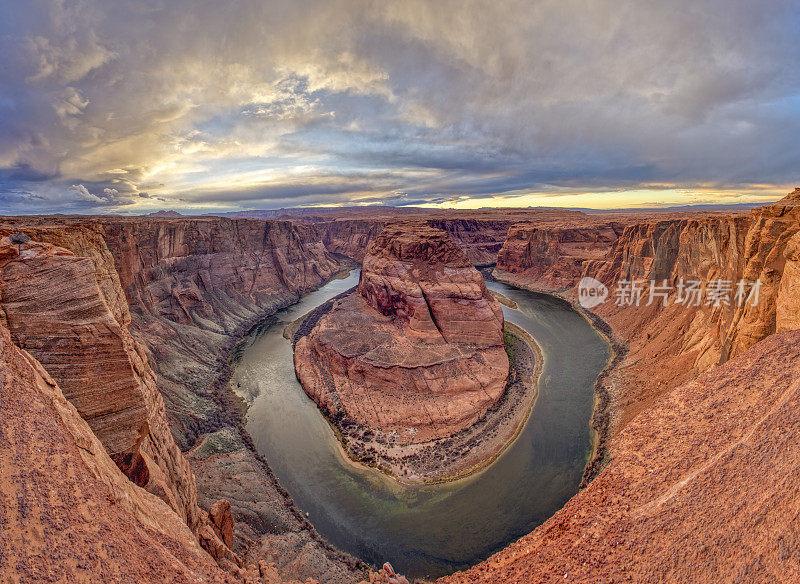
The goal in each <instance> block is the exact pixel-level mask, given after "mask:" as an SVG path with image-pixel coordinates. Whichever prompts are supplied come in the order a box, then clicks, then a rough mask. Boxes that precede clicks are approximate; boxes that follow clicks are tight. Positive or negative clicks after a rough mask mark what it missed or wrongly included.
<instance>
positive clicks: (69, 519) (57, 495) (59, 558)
mask: <svg viewBox="0 0 800 584" xmlns="http://www.w3.org/2000/svg"><path fill="white" fill-rule="evenodd" d="M0 403H2V407H0V485H2V487H0V518H1V519H2V520H0V559H2V561H0V581H3V582H82V581H87V580H91V581H92V582H98V583H109V584H110V583H113V582H125V581H131V580H133V581H136V582H144V583H153V584H155V583H158V582H165V581H169V582H176V583H177V582H181V583H185V584H190V583H194V582H220V583H222V582H231V583H233V582H234V580H233V579H232V578H230V577H229V576H228V575H226V574H225V573H224V572H222V571H221V570H220V569H219V568H218V567H217V565H216V564H215V563H214V562H213V561H212V560H211V558H210V557H209V556H208V555H207V554H206V553H205V552H204V551H203V550H202V549H201V548H200V546H199V545H198V543H197V540H196V539H195V537H194V535H193V534H192V532H191V531H190V529H189V527H187V525H186V524H185V523H184V522H183V521H182V520H181V518H180V517H179V516H178V515H177V514H176V513H175V512H174V509H172V508H170V507H169V506H168V505H167V504H165V503H164V501H162V500H160V499H159V498H157V497H155V496H153V495H152V494H150V493H148V492H146V491H144V490H143V489H140V488H139V487H137V486H136V485H134V484H133V483H132V482H131V481H129V480H128V478H127V477H125V476H124V475H123V474H122V473H121V472H120V470H119V469H118V468H117V465H115V464H114V462H113V461H112V460H111V458H110V457H109V455H108V453H107V451H106V450H107V447H106V446H105V445H104V444H102V443H101V442H100V441H99V440H98V439H97V437H96V436H95V434H94V432H93V431H92V429H91V428H90V427H89V425H88V424H87V423H86V421H84V419H83V418H82V417H81V416H80V415H79V413H78V411H77V410H76V408H75V406H74V405H72V403H70V402H69V401H67V399H65V397H64V395H63V393H62V390H61V388H60V387H59V385H58V383H57V382H56V381H55V380H54V379H53V377H52V376H50V375H49V374H48V372H47V371H46V370H45V368H44V367H43V366H42V365H41V364H40V363H39V362H38V361H36V359H34V358H33V357H32V356H31V355H30V354H29V353H28V352H26V351H24V350H22V349H20V348H19V347H17V346H15V345H14V344H13V343H12V340H11V335H10V333H9V331H8V330H7V329H6V328H5V327H4V326H0Z"/></svg>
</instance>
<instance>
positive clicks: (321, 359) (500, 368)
mask: <svg viewBox="0 0 800 584" xmlns="http://www.w3.org/2000/svg"><path fill="white" fill-rule="evenodd" d="M295 370H296V372H297V376H298V378H299V379H300V381H301V383H302V384H303V387H304V389H305V390H306V392H307V393H308V394H309V396H310V397H311V398H312V399H314V400H315V401H316V402H317V404H319V406H320V407H321V408H322V409H323V410H325V411H326V412H327V414H328V415H329V416H330V417H331V418H332V419H333V420H334V421H336V422H337V423H338V424H339V425H340V426H342V427H347V426H349V425H351V424H354V425H356V426H359V427H363V428H368V429H370V430H378V431H380V432H382V433H384V434H392V435H393V436H394V437H396V439H397V440H399V441H401V442H414V443H416V442H425V441H429V440H432V439H437V438H443V437H446V436H451V435H453V434H455V433H457V432H459V431H460V430H463V429H464V428H467V427H469V426H471V425H472V424H474V423H475V422H476V421H477V420H478V419H479V418H480V417H481V416H483V415H484V414H485V413H486V411H487V410H488V409H489V408H490V407H492V406H493V405H494V404H496V403H497V402H498V400H499V399H500V398H501V397H502V395H503V391H504V388H505V384H506V380H507V377H508V356H507V355H506V351H505V346H504V340H503V315H502V310H501V308H500V305H499V303H498V302H497V300H495V298H494V297H493V296H492V295H491V294H490V293H489V292H488V290H487V289H486V285H485V284H484V282H483V278H482V276H481V275H480V273H479V272H478V271H477V270H475V269H474V268H473V267H472V264H471V263H470V261H469V259H468V258H467V257H466V255H465V254H464V252H463V251H462V250H461V249H460V248H459V247H458V245H456V244H455V243H454V242H453V241H452V239H451V238H450V237H449V236H448V235H447V234H446V233H444V232H442V231H440V230H437V229H433V228H431V227H428V226H426V225H423V224H418V223H416V224H397V225H391V226H388V227H387V228H386V229H384V230H383V231H382V232H381V234H380V235H378V236H377V237H376V238H375V240H374V241H373V243H372V245H371V246H370V249H369V252H368V253H367V255H366V257H365V258H364V263H363V268H362V272H361V281H360V283H359V286H358V290H357V293H355V294H352V295H350V296H348V297H346V298H344V299H342V300H340V301H338V302H337V303H336V304H335V306H334V308H333V309H332V310H331V311H330V312H329V313H328V314H327V315H326V316H324V317H322V318H321V319H320V320H319V321H318V323H317V325H316V326H315V327H314V329H313V330H312V331H311V332H310V333H309V334H308V335H307V336H305V337H303V338H301V339H300V340H299V341H298V342H297V344H296V347H295Z"/></svg>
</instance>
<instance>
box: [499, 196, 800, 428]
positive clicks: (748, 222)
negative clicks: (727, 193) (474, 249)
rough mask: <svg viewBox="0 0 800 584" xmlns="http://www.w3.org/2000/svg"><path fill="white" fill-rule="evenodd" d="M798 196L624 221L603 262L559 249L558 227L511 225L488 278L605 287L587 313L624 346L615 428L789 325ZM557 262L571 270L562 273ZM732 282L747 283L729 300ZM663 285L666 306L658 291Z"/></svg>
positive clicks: (799, 221) (569, 290)
mask: <svg viewBox="0 0 800 584" xmlns="http://www.w3.org/2000/svg"><path fill="white" fill-rule="evenodd" d="M799 194H800V191H796V192H795V193H793V194H791V195H789V196H788V197H786V198H785V199H783V200H782V201H779V202H778V203H776V204H774V205H768V206H765V207H762V208H758V209H754V210H753V211H752V213H751V214H750V215H747V214H738V215H722V214H715V215H705V216H697V215H695V216H688V217H687V216H678V217H664V216H654V217H653V216H651V217H639V218H638V220H637V218H636V217H635V216H633V217H626V218H624V220H623V222H622V225H623V226H624V227H623V229H622V231H621V233H620V234H619V237H618V238H616V239H615V240H614V241H613V242H612V243H611V244H610V246H609V248H608V250H607V252H606V253H605V255H604V256H603V257H594V258H592V257H589V256H590V254H586V253H580V254H575V253H573V250H572V249H570V248H569V247H565V246H563V245H562V244H560V242H561V241H562V238H563V236H564V235H563V232H562V231H561V230H560V229H557V230H555V233H551V231H553V230H551V229H550V230H548V229H546V228H545V229H539V230H531V229H526V228H525V227H524V226H522V225H519V226H515V227H513V228H512V229H511V230H510V231H509V238H508V241H507V242H506V244H505V245H504V247H503V249H501V251H500V254H499V261H498V266H497V272H496V273H497V275H498V276H499V277H501V278H502V279H506V280H508V281H511V282H513V283H517V284H519V285H521V286H524V287H530V288H533V289H543V290H556V291H558V290H560V291H562V293H563V294H564V295H565V296H566V297H567V298H568V299H571V300H573V301H576V300H577V298H578V296H577V294H578V290H577V288H576V286H577V284H578V282H579V280H580V279H581V278H582V277H587V276H588V277H592V278H595V279H597V280H599V281H600V282H602V283H603V284H605V285H606V287H607V289H608V298H607V299H606V301H605V302H604V303H602V304H600V305H599V306H597V307H593V308H592V311H593V312H595V313H596V314H598V315H600V316H601V317H602V318H603V319H604V320H605V321H607V322H608V323H609V324H610V325H611V327H612V328H613V331H614V334H615V335H616V336H617V337H618V338H619V340H620V341H621V342H622V343H624V344H625V345H626V346H627V351H628V352H627V357H626V359H625V360H624V361H623V363H622V364H621V366H620V367H618V368H617V371H616V373H615V375H614V378H615V384H614V385H615V389H614V391H615V395H614V396H613V397H614V401H615V405H616V406H617V419H616V422H617V424H618V428H621V427H622V426H624V425H625V424H626V423H627V422H628V421H629V420H630V419H632V418H633V417H634V416H635V415H636V414H638V413H639V412H640V411H642V410H644V409H646V408H648V407H649V406H650V405H651V404H652V403H654V400H656V399H658V397H659V396H660V395H662V394H664V393H665V392H667V391H669V390H671V389H672V388H674V387H676V386H677V385H679V384H681V383H683V382H685V381H686V380H688V379H691V378H692V377H694V376H696V375H697V374H698V373H701V372H703V371H706V370H707V369H709V368H710V367H712V366H714V365H717V364H719V363H722V362H724V361H726V360H728V359H730V358H731V357H734V356H736V355H739V354H741V353H742V352H744V351H746V350H747V349H748V348H749V347H751V346H753V345H754V344H755V343H757V342H758V341H760V340H762V339H764V338H766V337H767V336H768V335H770V334H772V333H774V332H775V331H777V330H789V329H791V328H792V327H794V325H795V323H796V322H797V317H796V310H795V308H796V307H797V301H796V300H795V298H796V294H795V291H796V286H797V283H796V282H797V279H796V271H795V268H796V263H795V262H796V260H794V259H792V258H794V257H796V240H794V239H793V238H794V237H795V235H796V234H797V232H798V230H800V208H798V207H797V198H798V196H799ZM619 227H620V225H615V226H614V232H616V231H619ZM602 233H603V231H602V230H601V231H600V234H602ZM605 233H608V234H610V232H608V231H606V232H605ZM573 239H574V237H573ZM604 239H606V242H607V240H608V239H609V237H605V238H604ZM552 242H556V243H552ZM598 249H599V248H598ZM576 256H577V257H576ZM565 265H568V266H570V268H571V269H568V270H567V269H563V266H565ZM554 266H555V267H554ZM784 273H785V274H786V276H785V277H784ZM621 281H622V282H626V281H627V282H631V281H639V284H638V285H637V286H638V287H639V289H640V294H641V296H640V297H638V299H634V298H633V297H632V296H631V293H630V285H628V287H627V288H628V292H624V291H622V289H620V288H619V283H620V282H621ZM653 281H655V284H656V288H653V287H652V286H651V282H653ZM682 281H683V282H684V283H687V284H688V283H689V282H690V281H698V282H700V285H699V290H698V291H697V294H698V296H697V298H698V299H699V300H698V302H697V305H695V302H694V300H691V301H690V302H683V303H682V304H679V303H678V299H679V298H680V293H679V291H678V288H679V286H680V284H681V282H682ZM715 281H722V282H723V283H724V282H728V283H729V285H730V290H729V291H728V292H729V293H728V295H727V299H725V300H723V301H720V302H709V298H710V296H709V294H710V293H711V292H710V288H712V287H713V286H714V285H715V284H714V283H715ZM739 282H743V283H744V284H745V285H746V287H745V289H744V292H745V294H744V295H741V296H740V297H737V291H738V290H737V288H738V284H739ZM756 282H758V283H759V284H757V286H756V287H757V289H758V302H757V303H755V304H754V303H753V301H754V300H755V298H751V300H750V301H748V297H749V294H750V292H751V290H752V286H751V285H752V284H753V283H756ZM721 285H723V286H724V284H721ZM664 286H666V288H664ZM667 289H668V290H669V295H668V298H667V299H666V300H665V299H664V298H663V297H662V296H661V295H659V293H660V292H661V291H663V290H667ZM651 291H652V292H653V297H652V300H651ZM687 294H688V293H687ZM623 296H624V297H625V298H626V300H625V301H624V302H623V301H622V297H623ZM684 300H686V297H684ZM664 302H666V306H665V305H664ZM779 315H780V316H779Z"/></svg>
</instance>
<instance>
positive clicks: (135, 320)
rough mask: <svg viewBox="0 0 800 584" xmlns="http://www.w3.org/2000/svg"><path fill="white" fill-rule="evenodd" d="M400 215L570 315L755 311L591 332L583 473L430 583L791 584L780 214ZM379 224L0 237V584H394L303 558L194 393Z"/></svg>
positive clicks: (615, 318)
mask: <svg viewBox="0 0 800 584" xmlns="http://www.w3.org/2000/svg"><path fill="white" fill-rule="evenodd" d="M414 213H415V214H414V216H413V218H414V219H415V220H419V221H424V222H425V223H426V224H427V225H429V226H434V227H441V228H442V229H445V230H446V231H448V233H450V234H451V236H452V237H453V238H454V239H455V240H456V241H457V242H458V243H459V245H461V246H462V247H463V249H465V250H466V251H467V253H468V254H469V257H470V259H471V260H473V262H474V263H490V262H488V261H486V260H487V258H488V259H491V258H492V256H493V254H494V253H495V252H496V251H497V250H499V253H498V265H497V270H496V274H497V276H498V277H500V278H503V279H506V280H510V281H513V282H515V283H516V284H518V285H521V286H525V287H528V288H532V289H538V290H545V291H551V292H557V293H559V294H561V295H563V296H564V297H565V298H567V299H570V300H574V299H575V298H576V295H575V289H574V286H575V284H576V283H577V281H578V280H579V279H580V278H581V277H582V276H584V275H588V276H592V277H595V278H597V279H599V280H601V281H602V282H604V283H606V285H608V286H609V287H610V289H611V290H612V291H613V286H614V285H615V283H616V282H617V281H619V279H620V278H642V279H645V280H649V279H667V280H668V281H669V282H674V281H676V280H678V279H680V278H682V277H691V278H697V279H700V280H702V281H703V283H704V285H707V283H708V282H709V281H710V280H711V279H713V278H725V279H733V280H736V279H738V278H743V279H745V280H749V281H753V280H756V279H759V280H761V281H762V282H763V286H762V290H761V294H762V298H761V302H760V303H758V304H756V305H746V306H737V305H735V304H732V305H721V306H708V305H703V306H701V307H698V308H697V309H696V310H691V311H684V310H681V309H679V308H676V307H675V306H674V305H672V304H670V305H668V306H666V307H663V306H661V305H660V304H658V303H655V304H652V305H650V306H645V305H644V304H643V305H641V306H638V307H617V306H615V305H614V304H613V303H609V302H607V303H606V304H603V305H601V306H599V307H598V308H596V309H595V310H594V312H595V313H596V314H598V315H599V316H601V317H602V318H603V319H604V320H605V321H606V322H607V323H608V324H609V325H610V330H611V332H612V333H613V336H614V339H615V343H616V345H617V347H618V348H621V349H626V350H627V352H625V354H624V356H623V357H622V358H621V361H620V363H619V364H618V366H617V367H616V369H615V371H614V373H613V375H612V376H611V377H610V378H609V379H607V380H606V381H605V383H604V386H603V388H602V389H603V390H604V391H605V392H606V393H604V394H602V395H605V396H606V399H605V401H606V402H607V403H605V405H604V403H603V400H600V402H599V405H600V408H599V409H601V410H602V409H603V408H605V411H606V414H607V416H606V418H607V419H606V421H607V422H610V423H608V424H606V425H605V427H606V428H607V433H606V435H605V440H604V444H603V446H604V448H603V457H602V461H603V462H604V465H603V468H602V470H601V471H600V472H599V474H598V475H597V478H595V479H594V480H593V481H592V482H590V483H589V485H588V486H587V487H586V488H584V489H583V490H581V492H580V493H579V494H578V495H576V496H575V497H573V499H571V500H570V501H569V502H568V503H567V504H566V505H565V507H564V508H563V509H562V510H561V511H560V512H558V513H557V514H556V515H555V516H553V517H552V518H551V519H549V520H548V521H546V522H545V523H544V524H543V525H542V526H540V527H539V528H537V529H536V530H534V531H533V532H532V533H530V534H528V535H526V536H524V537H522V538H521V539H520V540H519V541H518V542H516V543H513V544H511V545H510V546H509V547H508V548H506V549H504V550H501V551H500V552H498V553H497V554H495V555H493V556H492V557H490V558H488V559H487V560H486V561H485V562H483V563H481V564H479V565H477V566H475V567H474V568H472V569H470V570H467V571H465V572H463V573H457V574H454V575H452V576H450V577H447V578H445V579H443V581H442V582H443V584H450V583H457V582H487V583H490V582H491V583H509V584H510V583H517V582H524V583H527V582H530V583H534V582H535V583H538V582H586V583H590V582H591V583H594V582H611V581H613V582H626V581H629V582H683V581H691V582H720V581H723V582H753V583H756V582H767V581H770V582H772V581H774V582H787V583H788V582H797V581H798V580H800V555H798V552H797V550H798V549H800V546H799V545H798V542H799V541H800V536H798V527H797V517H798V515H799V514H800V508H799V507H798V505H799V503H798V501H800V493H799V492H798V486H797V481H796V480H794V477H796V476H797V475H798V472H799V471H800V458H798V453H800V443H798V441H799V439H798V437H800V418H799V417H798V408H797V407H796V406H797V401H798V399H800V396H798V393H797V392H798V387H800V364H799V363H800V359H799V358H800V355H799V354H798V353H797V351H798V349H797V347H798V346H800V338H798V335H800V332H798V331H797V329H798V328H799V327H800V316H799V315H800V294H799V293H798V292H800V235H798V233H800V190H796V191H795V192H794V193H792V194H791V195H789V196H788V197H786V198H785V199H783V200H782V201H779V202H778V203H776V204H773V205H768V206H766V207H762V208H757V209H754V210H753V211H752V213H749V214H746V213H680V214H676V213H659V214H648V215H644V214H628V215H613V216H612V215H608V216H603V215H592V216H587V215H582V214H580V213H557V212H548V213H538V212H536V211H521V212H513V213H512V212H509V211H502V210H498V211H491V212H475V213H453V214H452V215H449V214H442V213H431V214H426V213H423V212H416V211H415V212H414ZM403 216H404V215H403V214H402V213H399V212H387V211H385V210H381V211H369V210H358V211H357V212H356V211H351V210H349V211H346V212H342V213H341V214H337V213H336V212H333V211H332V212H329V213H325V214H321V215H320V216H319V217H316V216H312V215H304V216H303V217H302V218H297V217H294V216H291V217H290V218H291V220H286V219H287V217H283V218H281V219H280V220H269V221H264V220H247V219H220V218H204V219H197V218H164V219H160V218H132V219H122V218H110V217H102V218H99V217H98V218H85V217H83V218H76V217H24V218H22V217H6V218H2V219H0V403H2V404H3V407H2V408H0V581H3V582H14V583H17V582H43V581H51V582H88V581H91V582H123V581H136V582H153V583H156V582H164V581H174V582H266V583H272V584H274V583H277V582H286V581H290V580H295V581H302V580H306V579H307V578H314V579H315V581H319V582H323V583H328V582H334V583H337V584H338V583H346V582H347V583H350V582H358V581H360V580H365V581H366V580H370V581H375V582H395V583H396V582H401V581H402V580H400V579H399V577H397V576H395V575H394V574H393V572H392V571H390V570H381V571H379V572H374V571H373V572H372V573H369V572H368V571H367V570H366V569H364V568H363V567H359V565H358V563H357V562H355V560H353V559H352V558H347V557H346V556H344V555H343V554H340V553H338V552H336V551H335V550H331V549H330V548H329V547H328V546H326V545H325V544H324V542H322V541H321V540H320V539H319V537H318V536H316V534H315V532H314V530H313V527H311V525H310V524H308V522H307V521H306V520H305V519H304V517H303V516H302V514H301V513H300V512H299V511H298V510H297V509H295V508H294V507H293V505H292V504H291V500H290V499H289V498H288V497H287V496H286V494H285V492H284V491H283V490H282V489H281V488H280V486H279V485H278V483H277V481H276V479H275V478H274V477H273V476H272V474H271V472H270V470H269V467H268V466H267V465H266V464H265V462H264V461H263V460H262V459H260V458H259V457H258V456H256V455H255V453H254V450H253V449H252V446H251V445H250V444H249V441H248V437H247V436H246V434H245V433H244V432H243V430H242V426H241V416H242V407H241V404H238V403H237V402H236V400H235V399H232V397H231V396H230V393H229V392H226V389H225V386H224V383H221V382H220V380H221V379H224V378H225V376H226V362H227V354H228V351H229V350H230V348H231V347H232V346H233V345H234V344H235V342H236V339H237V338H238V337H239V336H240V335H241V334H242V333H244V332H246V330H247V329H248V328H249V327H250V326H251V325H252V324H254V323H256V322H258V321H259V320H260V319H263V318H264V317H265V316H267V315H269V314H270V313H271V312H273V311H274V310H276V309H277V308H279V307H281V306H285V305H287V304H288V303H291V302H293V301H294V300H296V299H297V298H298V297H299V295H300V294H303V293H304V292H306V291H308V290H311V289H313V288H314V287H316V286H318V285H320V284H321V283H323V282H324V281H325V280H327V279H328V278H330V277H331V275H332V274H333V273H335V271H336V270H337V269H338V265H339V262H338V261H337V258H336V257H334V256H333V255H331V252H336V253H340V254H344V255H348V256H350V257H352V258H354V259H356V260H359V259H361V258H363V257H364V256H365V255H366V253H365V250H366V249H367V247H368V246H369V245H371V243H372V242H373V241H374V240H375V239H376V237H377V236H378V234H379V233H380V232H381V230H382V229H383V228H384V227H385V226H386V225H387V224H390V223H392V222H394V221H397V220H398V219H399V218H402V217H403ZM434 222H444V223H441V224H439V225H437V224H435V223H434ZM456 225H458V227H456ZM503 226H507V229H508V237H507V238H506V237H505V235H504V234H503V235H501V234H502V233H503V229H504V227H503ZM17 232H23V233H25V234H27V235H28V236H30V238H31V241H30V242H27V243H22V244H17V243H12V242H11V240H10V239H9V238H8V236H9V235H11V234H13V233H17ZM359 256H360V257H359ZM612 293H613V292H612ZM361 298H364V297H363V296H361ZM364 302H365V303H366V299H365V298H364ZM370 308H371V309H372V307H371V306H370ZM623 352H624V351H623ZM87 354H90V355H91V358H89V357H87ZM98 363H99V364H100V365H99V366H98ZM106 393H108V394H109V395H113V396H114V397H115V400H114V404H116V407H113V408H109V407H108V405H109V403H108V402H109V400H106V399H103V398H104V396H105V394H106ZM599 421H602V420H599ZM220 500H224V501H220ZM225 501H226V502H227V504H226V502H225ZM228 504H229V506H230V511H228V508H229V507H228ZM208 511H211V513H209V512H208ZM231 531H232V532H233V549H232V548H231V547H230V541H231V538H230V535H231ZM226 542H227V543H226ZM387 559H389V560H391V558H387Z"/></svg>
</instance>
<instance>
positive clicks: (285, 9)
mask: <svg viewBox="0 0 800 584" xmlns="http://www.w3.org/2000/svg"><path fill="white" fill-rule="evenodd" d="M799 13H800V10H799V9H798V5H797V3H796V2H791V1H788V0H787V1H782V0H768V1H765V2H758V3H756V2H752V1H751V0H704V1H700V2H698V1H696V0H674V1H671V2H663V1H655V0H641V1H637V2H618V1H612V0H599V1H596V2H591V3H587V2H585V1H582V0H538V1H534V2H531V1H529V0H501V1H498V2H492V3H486V2H482V1H479V0H474V1H473V0H458V1H456V0H437V1H435V2H434V1H422V0H407V1H405V2H402V3H375V2H371V1H367V0H328V1H324V2H322V1H312V0H292V1H290V0H272V1H269V2H263V1H260V0H259V1H256V0H240V1H234V2H229V3H197V2H194V1H192V0H175V1H172V2H161V1H158V0H150V1H143V2H121V1H118V0H104V1H103V2H100V1H99V0H82V1H65V0H41V1H38V2H26V3H23V2H19V3H13V4H10V3H9V4H8V6H6V7H5V10H4V18H3V19H2V21H0V55H2V56H0V60H2V63H1V64H2V66H0V211H4V212H11V211H13V212H22V211H25V210H30V211H33V210H37V209H38V210H64V211H70V210H78V211H89V210H101V211H106V212H107V211H110V210H123V211H124V210H126V209H134V208H142V209H147V208H151V207H155V206H158V205H161V204H162V203H164V202H166V203H167V204H169V203H170V202H175V203H176V205H175V206H179V207H181V208H183V207H186V208H192V206H193V205H197V206H200V205H203V206H208V205H216V206H217V207H219V208H229V207H230V208H238V207H242V206H251V205H256V204H263V205H269V206H275V205H281V206H290V205H293V204H314V203H327V204H335V203H346V202H348V201H350V200H352V199H357V200H359V201H361V202H368V201H396V202H397V204H408V202H409V201H413V202H415V203H419V202H443V201H448V200H452V199H453V197H458V196H461V195H469V196H472V197H475V198H482V199H485V198H488V197H491V196H492V195H495V194H503V193H507V194H520V193H524V192H529V191H534V192H544V193H547V192H554V193H560V192H562V191H563V190H564V189H574V190H575V191H580V192H587V191H599V190H602V189H604V188H605V189H617V188H632V189H633V188H641V187H645V186H646V187H647V188H651V187H650V186H648V185H655V188H661V185H671V186H674V187H686V186H690V185H704V186H706V187H712V188H713V187H718V188H724V189H744V190H746V189H750V188H755V187H756V186H759V185H770V184H773V185H783V184H786V183H790V182H794V181H798V180H800V149H798V148H797V147H796V136H797V134H798V131H800V67H798V65H797V63H798V62H799V61H798V57H800V48H799V47H800V45H799V44H798V42H797V38H796V37H797V31H798V30H800V15H799ZM20 193H29V194H31V195H35V197H33V198H27V199H25V198H21V195H20ZM145 193H146V194H147V195H148V196H143V195H144V194H145Z"/></svg>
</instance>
